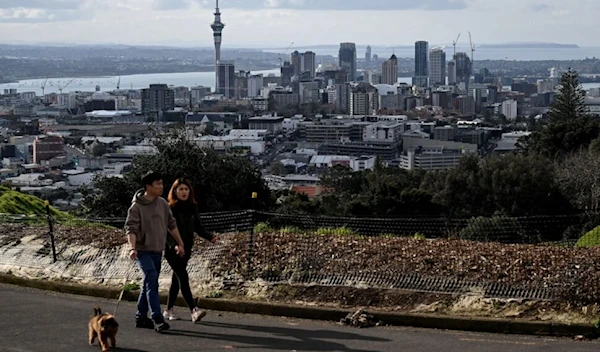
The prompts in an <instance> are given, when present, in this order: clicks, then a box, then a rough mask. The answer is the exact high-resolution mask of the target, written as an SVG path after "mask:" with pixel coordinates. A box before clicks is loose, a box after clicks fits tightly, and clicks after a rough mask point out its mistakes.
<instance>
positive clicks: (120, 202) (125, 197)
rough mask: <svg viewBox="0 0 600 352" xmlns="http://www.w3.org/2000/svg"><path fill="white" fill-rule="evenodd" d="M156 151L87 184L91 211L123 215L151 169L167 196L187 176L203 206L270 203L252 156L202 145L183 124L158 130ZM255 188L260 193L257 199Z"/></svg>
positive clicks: (86, 201)
mask: <svg viewBox="0 0 600 352" xmlns="http://www.w3.org/2000/svg"><path fill="white" fill-rule="evenodd" d="M154 144H155V146H156V148H157V151H158V152H157V153H156V154H154V155H139V156H136V157H135V158H134V160H133V163H132V167H131V170H129V171H128V172H126V173H125V176H124V178H123V179H118V178H99V179H97V180H95V182H94V188H93V189H88V190H86V192H85V194H84V196H85V198H84V206H85V207H86V210H87V213H88V214H94V215H96V216H110V217H112V216H119V217H122V216H124V215H125V214H126V211H127V209H128V207H129V206H130V204H131V199H132V196H133V192H134V191H135V190H136V189H139V188H141V182H140V180H141V177H142V175H143V174H144V173H146V172H147V171H149V170H153V171H157V172H160V173H161V174H162V175H163V177H164V179H163V181H164V184H165V190H164V194H163V196H165V197H166V196H167V194H168V192H169V189H170V187H171V185H172V184H173V182H174V181H175V180H176V179H177V178H179V177H186V178H188V179H189V180H190V182H191V183H192V185H193V186H194V190H195V193H196V201H197V202H198V208H199V210H200V211H201V212H210V211H228V210H241V209H250V208H251V207H252V206H253V205H254V206H255V208H257V209H265V208H268V207H270V206H271V204H272V198H271V195H270V191H269V188H268V187H267V186H266V184H265V182H264V180H263V179H262V177H261V174H260V170H258V169H257V168H256V167H255V166H253V165H252V164H251V162H250V161H248V160H246V159H243V158H240V157H236V156H229V155H221V154H218V153H217V152H215V151H214V150H212V149H202V148H200V147H199V146H198V145H197V144H196V143H195V142H194V141H193V140H190V139H188V138H187V137H186V134H185V133H184V131H182V130H181V129H179V128H177V129H172V130H170V131H166V132H161V133H156V135H155V138H154ZM252 192H257V193H258V199H257V200H256V201H255V202H253V201H252V198H251V195H252Z"/></svg>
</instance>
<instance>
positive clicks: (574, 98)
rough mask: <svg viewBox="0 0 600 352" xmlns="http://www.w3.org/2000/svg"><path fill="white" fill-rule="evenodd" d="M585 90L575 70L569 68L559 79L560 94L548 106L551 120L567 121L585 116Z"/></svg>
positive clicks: (586, 114)
mask: <svg viewBox="0 0 600 352" xmlns="http://www.w3.org/2000/svg"><path fill="white" fill-rule="evenodd" d="M587 116H588V112H587V108H586V106H585V91H584V90H583V88H582V87H581V85H580V84H579V76H578V74H577V72H576V71H574V70H572V69H570V68H569V70H568V71H567V72H565V73H564V74H563V75H562V77H561V79H560V94H558V95H557V96H556V100H555V101H554V103H553V104H552V106H551V108H550V119H551V121H569V120H575V119H578V118H581V117H587Z"/></svg>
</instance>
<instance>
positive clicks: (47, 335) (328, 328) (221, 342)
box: [0, 285, 600, 352]
mask: <svg viewBox="0 0 600 352" xmlns="http://www.w3.org/2000/svg"><path fill="white" fill-rule="evenodd" d="M0 302H2V304H1V306H0V312H1V313H0V317H1V318H2V319H0V351H3V352H33V351H46V352H49V351H77V352H81V351H83V352H85V351H94V352H97V351H99V350H100V349H99V347H97V346H94V347H91V346H89V345H88V344H87V320H88V318H89V317H90V315H91V313H92V309H93V306H94V305H95V304H100V305H101V307H102V308H103V309H104V310H105V311H110V312H112V311H113V310H114V308H115V304H116V302H115V301H105V300H99V299H96V298H88V297H80V296H71V295H62V294H56V293H50V292H45V291H38V290H33V289H25V288H20V287H15V286H10V285H0ZM179 311H180V312H183V309H179ZM134 312H135V306H134V304H133V303H130V302H121V304H120V306H119V311H118V312H117V318H118V321H119V323H120V324H121V327H120V330H119V334H118V340H117V341H118V343H119V347H120V348H118V349H117V350H119V351H130V352H144V351H148V352H150V351H160V352H171V351H230V350H240V351H245V352H266V351H269V352H271V351H288V352H289V351H296V352H301V351H302V352H304V351H327V352H328V351H341V352H363V351H385V352H398V351H416V352H421V351H423V352H425V351H428V352H430V351H490V352H496V351H497V352H506V351H507V350H510V351H511V352H512V351H544V352H553V351H556V352H558V351H569V352H578V351H598V349H600V342H595V341H592V342H577V341H573V340H571V339H555V338H540V337H529V336H514V335H513V336H507V335H494V334H477V333H464V332H450V331H436V330H423V329H413V328H396V327H385V328H369V329H356V328H351V327H345V326H339V325H338V324H335V323H333V322H332V323H329V322H320V321H310V320H299V319H288V318H278V317H265V316H257V315H244V314H235V313H220V312H209V314H208V315H207V316H206V318H204V320H203V321H202V323H201V324H195V325H194V324H192V323H191V322H190V321H187V320H185V321H183V320H182V321H176V322H173V324H172V325H171V330H170V331H168V332H166V333H164V334H157V333H155V332H154V331H152V330H140V329H135V328H134V327H133V325H134V319H133V314H134Z"/></svg>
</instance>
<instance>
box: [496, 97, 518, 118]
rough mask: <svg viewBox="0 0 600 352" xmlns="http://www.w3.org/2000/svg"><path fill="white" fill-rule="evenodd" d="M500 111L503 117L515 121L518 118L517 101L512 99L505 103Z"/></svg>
mask: <svg viewBox="0 0 600 352" xmlns="http://www.w3.org/2000/svg"><path fill="white" fill-rule="evenodd" d="M500 111H501V112H500V113H501V114H502V115H504V116H506V119H507V120H515V119H516V118H517V116H518V115H517V114H518V113H517V101H516V100H512V99H509V100H505V101H503V102H502V106H501V107H500Z"/></svg>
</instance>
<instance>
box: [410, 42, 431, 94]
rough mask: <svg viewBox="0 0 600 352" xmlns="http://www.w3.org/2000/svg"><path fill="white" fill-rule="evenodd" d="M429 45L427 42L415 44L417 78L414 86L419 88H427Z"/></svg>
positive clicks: (415, 77) (414, 80) (414, 79)
mask: <svg viewBox="0 0 600 352" xmlns="http://www.w3.org/2000/svg"><path fill="white" fill-rule="evenodd" d="M428 54H429V43H428V42H426V41H418V42H416V43H415V76H414V78H413V85H415V86H419V87H427V77H428V76H429V74H428V68H429V62H428V61H429V60H428V58H427V56H428Z"/></svg>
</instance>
